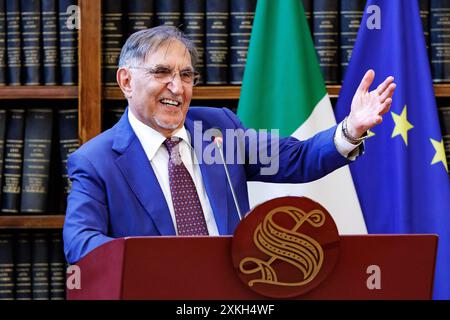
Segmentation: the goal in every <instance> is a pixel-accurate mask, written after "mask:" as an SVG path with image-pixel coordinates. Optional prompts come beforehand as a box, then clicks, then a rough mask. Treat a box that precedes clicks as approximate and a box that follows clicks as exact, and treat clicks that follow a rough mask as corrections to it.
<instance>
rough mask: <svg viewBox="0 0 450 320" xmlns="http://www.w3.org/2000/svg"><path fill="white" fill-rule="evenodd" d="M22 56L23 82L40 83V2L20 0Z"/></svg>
mask: <svg viewBox="0 0 450 320" xmlns="http://www.w3.org/2000/svg"><path fill="white" fill-rule="evenodd" d="M20 5H21V8H22V12H21V18H22V56H23V66H24V69H23V71H24V84H25V85H30V86H37V85H40V84H41V72H40V71H41V2H40V0H22V1H21V3H20Z"/></svg>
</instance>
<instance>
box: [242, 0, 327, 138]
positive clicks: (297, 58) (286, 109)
mask: <svg viewBox="0 0 450 320" xmlns="http://www.w3.org/2000/svg"><path fill="white" fill-rule="evenodd" d="M325 94H326V88H325V85H324V82H323V78H322V74H321V72H320V68H319V64H318V62H317V56H316V51H315V49H314V46H313V42H312V39H311V34H310V31H309V28H308V25H307V22H306V18H305V15H304V12H303V7H302V4H301V1H300V0H283V1H273V0H258V2H257V8H256V13H255V20H254V23H253V29H252V35H251V41H250V46H249V51H248V56H247V63H246V68H245V74H244V79H243V84H242V90H241V97H240V100H239V107H238V115H239V117H240V119H241V120H242V121H243V123H244V124H245V125H246V126H248V127H252V128H256V129H260V128H267V129H273V128H277V129H280V134H281V135H290V134H292V133H293V132H294V131H295V130H296V129H297V128H298V127H299V126H300V125H301V124H302V123H303V122H304V121H305V120H306V119H307V118H308V116H309V115H310V114H311V112H312V110H313V109H314V107H315V105H316V104H317V103H318V102H319V101H320V100H321V99H322V98H323V97H324V95H325Z"/></svg>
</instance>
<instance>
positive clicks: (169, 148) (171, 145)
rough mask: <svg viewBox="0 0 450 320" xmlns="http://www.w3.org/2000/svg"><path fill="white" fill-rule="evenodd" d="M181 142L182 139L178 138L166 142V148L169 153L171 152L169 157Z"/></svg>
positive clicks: (168, 139)
mask: <svg viewBox="0 0 450 320" xmlns="http://www.w3.org/2000/svg"><path fill="white" fill-rule="evenodd" d="M180 141H181V139H180V138H176V137H172V138H167V139H166V140H165V141H164V145H165V146H166V148H167V151H169V155H171V154H172V150H173V148H175V147H176V146H177V145H178V144H179V143H180Z"/></svg>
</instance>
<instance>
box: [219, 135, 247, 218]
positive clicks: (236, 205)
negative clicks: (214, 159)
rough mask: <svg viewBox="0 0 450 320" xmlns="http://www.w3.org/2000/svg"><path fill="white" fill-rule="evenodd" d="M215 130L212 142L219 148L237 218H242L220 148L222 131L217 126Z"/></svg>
mask: <svg viewBox="0 0 450 320" xmlns="http://www.w3.org/2000/svg"><path fill="white" fill-rule="evenodd" d="M215 131H216V135H215V136H214V137H213V142H214V144H215V145H216V146H217V148H218V149H219V153H220V158H221V159H222V162H223V167H224V169H225V174H226V176H227V181H228V185H229V186H230V190H231V194H232V195H233V200H234V205H235V207H236V210H237V212H238V215H239V220H242V213H241V209H239V204H238V201H237V197H236V193H235V192H234V188H233V184H232V183H231V178H230V173H229V172H228V167H227V163H226V162H225V158H224V156H223V148H222V146H223V138H222V137H223V135H222V131H221V130H220V129H219V128H215Z"/></svg>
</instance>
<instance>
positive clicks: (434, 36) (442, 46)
mask: <svg viewBox="0 0 450 320" xmlns="http://www.w3.org/2000/svg"><path fill="white" fill-rule="evenodd" d="M430 15H431V16H430V47H431V54H430V57H431V72H432V76H433V81H434V82H449V81H450V42H449V41H448V39H449V37H450V25H449V21H450V7H449V5H448V1H447V0H431V2H430Z"/></svg>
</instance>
